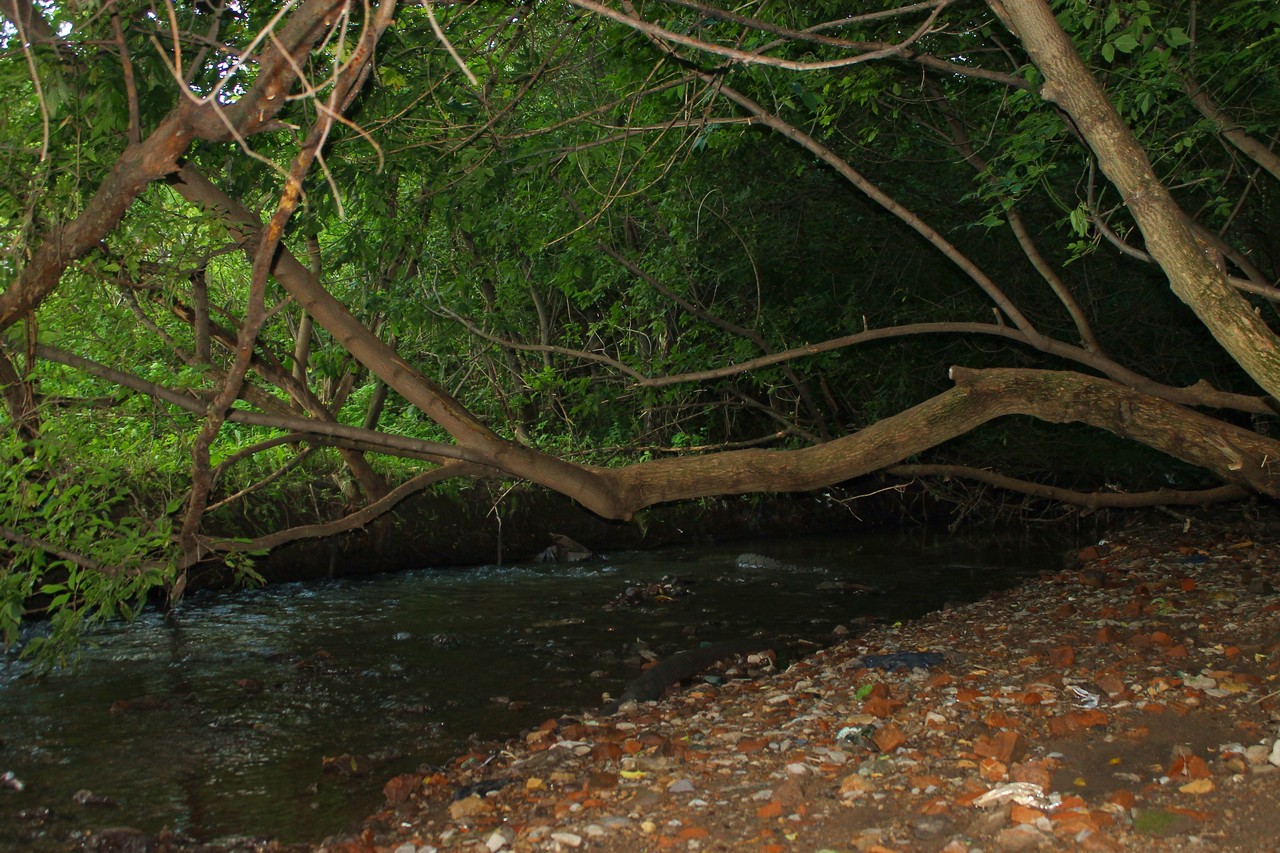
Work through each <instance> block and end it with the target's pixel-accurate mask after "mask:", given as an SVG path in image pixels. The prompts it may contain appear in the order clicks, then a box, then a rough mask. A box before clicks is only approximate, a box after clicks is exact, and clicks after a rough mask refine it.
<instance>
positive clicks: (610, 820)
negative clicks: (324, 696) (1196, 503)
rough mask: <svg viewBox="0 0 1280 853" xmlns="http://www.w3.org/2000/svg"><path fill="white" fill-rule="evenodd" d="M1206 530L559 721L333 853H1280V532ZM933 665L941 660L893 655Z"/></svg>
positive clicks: (1119, 547) (1093, 551) (439, 785)
mask: <svg viewBox="0 0 1280 853" xmlns="http://www.w3.org/2000/svg"><path fill="white" fill-rule="evenodd" d="M1267 512H1268V513H1269V512H1270V510H1269V509H1268V510H1267ZM1186 527H1187V525H1186V523H1185V522H1179V521H1174V520H1170V521H1169V522H1168V523H1163V524H1161V523H1154V524H1152V523H1147V524H1145V525H1144V526H1142V527H1138V528H1135V529H1132V530H1130V531H1127V532H1123V533H1120V534H1117V535H1115V536H1114V537H1113V538H1111V539H1109V540H1108V541H1105V542H1101V543H1099V544H1097V545H1096V546H1092V547H1089V548H1086V549H1084V551H1082V552H1081V553H1080V554H1079V564H1080V565H1079V567H1078V568H1074V569H1071V570H1068V571H1062V572H1059V573H1057V574H1053V575H1048V576H1045V577H1043V578H1041V579H1039V580H1037V581H1033V582H1030V583H1027V584H1026V585H1024V586H1022V587H1020V588H1018V589H1015V590H1012V591H1009V592H1005V593H1000V594H997V595H993V596H991V597H989V598H987V599H985V600H983V601H980V602H977V603H974V604H969V605H965V606H961V607H958V608H956V609H951V610H946V611H941V612H938V613H934V614H931V615H929V616H927V617H925V618H923V619H920V620H918V621H916V622H911V623H908V624H903V625H896V626H892V627H880V628H876V629H873V630H871V631H870V632H868V633H866V634H863V635H861V636H858V637H857V638H855V639H851V640H848V641H847V642H844V643H841V644H839V645H836V646H833V647H831V648H828V649H825V650H823V651H821V652H818V653H816V654H814V655H812V656H811V657H809V658H806V659H804V660H802V661H800V662H798V663H796V664H794V665H792V666H790V667H788V668H787V669H786V670H785V671H782V672H777V673H773V674H767V675H765V676H763V677H761V678H758V679H755V680H749V681H747V680H744V681H730V682H728V683H726V684H724V685H722V686H719V687H713V686H711V685H709V684H698V685H696V686H694V687H690V688H687V689H685V690H684V691H683V692H680V693H678V694H677V695H674V696H671V697H669V698H667V699H666V700H664V701H663V702H661V703H644V704H641V705H639V706H636V705H634V703H632V705H630V706H624V707H623V709H622V710H621V712H620V713H618V714H616V715H614V716H596V717H593V716H591V715H583V716H581V717H580V718H578V719H576V720H550V721H548V722H547V723H545V724H544V725H543V726H542V727H541V728H539V729H537V730H535V731H531V732H528V733H526V734H525V735H524V736H522V737H520V738H518V739H515V740H513V741H511V742H509V743H507V744H504V745H501V746H500V747H496V748H495V749H494V750H492V751H484V752H477V753H475V754H471V755H466V756H461V757H459V758H458V759H457V760H456V761H455V762H453V763H452V764H451V765H450V767H449V768H447V769H446V770H445V771H443V772H430V773H425V772H424V773H422V774H410V775H407V776H401V777H397V778H396V779H393V780H391V781H390V782H388V784H387V786H386V794H387V805H386V807H385V809H384V810H383V811H381V812H379V813H378V814H377V815H374V816H373V817H371V818H370V819H369V820H368V821H367V822H366V824H365V825H364V827H363V830H362V831H361V832H360V833H359V834H356V835H351V836H344V837H341V838H333V839H329V840H327V841H326V842H325V843H324V844H323V845H321V846H320V847H319V848H317V849H319V850H326V851H332V852H333V853H337V851H344V853H357V852H358V853H368V851H379V853H382V852H383V851H386V852H387V853H391V852H392V851H394V853H431V851H446V850H448V851H454V850H456V851H464V850H465V851H486V850H488V851H494V853H497V851H506V850H509V851H554V850H593V851H627V853H630V852H631V851H672V850H679V851H694V850H733V851H739V850H742V851H760V853H783V851H792V850H795V851H806V853H813V851H854V850H859V851H908V850H911V851H915V850H921V851H939V850H941V851H947V853H961V851H976V850H979V849H981V850H986V851H991V850H1002V851H1015V850H1076V849H1079V850H1188V849H1203V850H1214V851H1220V850H1221V851H1228V850H1240V851H1257V850H1276V849H1280V744H1278V743H1277V736H1278V735H1280V728H1278V727H1280V594H1277V589H1278V588H1280V576H1278V575H1280V572H1278V571H1277V565H1278V564H1280V519H1277V520H1276V521H1271V520H1268V521H1266V522H1262V521H1258V520H1257V519H1249V518H1246V517H1244V516H1241V515H1238V514H1237V515H1235V516H1234V517H1233V518H1232V519H1230V520H1226V521H1222V520H1220V521H1217V522H1214V523H1212V524H1210V523H1209V522H1201V521H1197V522H1194V523H1192V524H1191V525H1190V527H1189V529H1185V528H1186ZM919 652H925V653H940V654H941V656H942V658H941V660H938V658H937V656H935V655H924V656H919V655H917V656H915V657H906V658H902V657H898V658H893V657H889V658H883V657H882V658H876V657H874V656H876V655H901V654H903V653H919ZM869 656H871V657H869ZM895 662H897V663H907V664H911V663H915V664H922V666H917V667H916V668H914V669H907V668H897V669H894V668H891V666H889V665H891V664H893V663H895Z"/></svg>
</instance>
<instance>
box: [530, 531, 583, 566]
mask: <svg viewBox="0 0 1280 853" xmlns="http://www.w3.org/2000/svg"><path fill="white" fill-rule="evenodd" d="M551 541H552V542H554V543H555V544H553V545H551V546H549V547H548V548H547V549H546V550H544V551H543V552H542V553H540V554H539V555H538V556H537V557H536V558H535V559H536V560H537V561H538V562H539V563H577V562H579V561H581V560H590V559H591V558H592V557H594V556H595V552H594V551H592V550H591V549H590V548H588V547H587V546H586V545H583V544H582V543H580V542H575V541H573V540H572V539H570V538H569V537H568V536H565V535H564V534H563V533H552V534H551Z"/></svg>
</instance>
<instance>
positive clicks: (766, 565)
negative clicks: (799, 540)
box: [736, 554, 792, 570]
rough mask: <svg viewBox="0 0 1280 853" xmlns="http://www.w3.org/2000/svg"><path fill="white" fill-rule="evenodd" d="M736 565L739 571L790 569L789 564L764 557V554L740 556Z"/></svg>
mask: <svg viewBox="0 0 1280 853" xmlns="http://www.w3.org/2000/svg"><path fill="white" fill-rule="evenodd" d="M736 564H737V566H738V568H740V569H768V570H781V569H790V568H792V566H791V564H790V563H784V562H782V561H781V560H775V559H774V558H773V557H766V556H765V555H764V554H740V555H738V559H737V561H736Z"/></svg>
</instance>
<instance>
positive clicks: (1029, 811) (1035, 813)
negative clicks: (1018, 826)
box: [1009, 803, 1044, 823]
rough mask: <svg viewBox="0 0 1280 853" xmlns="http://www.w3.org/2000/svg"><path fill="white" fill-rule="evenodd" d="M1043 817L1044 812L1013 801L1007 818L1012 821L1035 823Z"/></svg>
mask: <svg viewBox="0 0 1280 853" xmlns="http://www.w3.org/2000/svg"><path fill="white" fill-rule="evenodd" d="M1042 817H1044V812H1042V811H1040V810H1039V809H1034V808H1032V807H1031V806H1024V805H1022V804H1021V803H1014V804H1013V806H1012V808H1011V809H1010V810H1009V820H1011V821H1013V822H1014V823H1035V822H1036V821H1038V820H1039V819H1040V818H1042Z"/></svg>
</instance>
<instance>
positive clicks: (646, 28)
mask: <svg viewBox="0 0 1280 853" xmlns="http://www.w3.org/2000/svg"><path fill="white" fill-rule="evenodd" d="M569 2H570V3H572V4H573V5H574V6H577V7H578V8H580V9H585V10H586V11H588V12H594V13H596V14H597V15H600V16H602V17H605V18H609V19H610V20H613V21H617V22H618V23H620V24H625V25H627V26H628V27H631V28H632V29H634V30H637V31H639V32H642V33H644V34H645V35H647V36H650V37H651V38H656V39H661V40H662V41H665V42H670V43H673V44H679V45H683V46H685V47H691V48H694V49H696V50H700V51H703V52H704V53H710V54H714V55H716V56H723V57H725V58H726V59H731V60H733V61H735V62H741V63H744V64H748V65H768V66H772V67H775V68H785V69H787V70H790V71H820V70H823V69H829V68H844V67H847V66H850V65H857V64H859V63H862V62H871V61H873V60H876V59H884V58H886V57H890V56H898V55H901V54H903V53H905V52H906V51H907V49H908V48H909V47H910V46H911V45H912V44H913V43H915V42H916V41H919V40H920V39H921V38H922V37H924V36H925V35H928V33H929V32H930V30H931V29H932V28H933V23H934V21H936V20H937V18H938V15H940V14H941V13H942V10H943V9H945V8H946V7H947V6H949V5H950V0H939V2H938V3H937V5H936V6H934V8H933V9H932V10H931V11H930V14H929V17H928V19H927V20H926V21H925V22H924V23H923V24H921V25H920V26H919V27H917V28H916V30H915V32H913V33H912V34H911V35H909V36H907V37H906V38H905V39H903V41H901V42H900V43H898V44H889V45H884V46H883V47H879V48H876V49H872V50H867V51H865V52H863V53H860V54H858V55H857V56H846V57H842V58H840V59H827V60H818V61H813V62H802V61H799V60H792V59H783V58H781V57H776V56H769V55H768V54H765V53H759V52H756V51H749V50H739V49H738V48H736V47H726V46H724V45H720V44H716V43H714V42H709V41H703V40H702V39H697V38H693V37H692V36H687V35H684V34H683V33H677V32H675V31H674V30H669V29H666V28H665V27H662V26H659V25H658V24H654V23H652V22H650V21H646V20H644V19H643V18H640V17H639V16H637V15H633V14H627V13H626V12H619V11H618V10H617V9H614V8H613V7H611V6H607V5H605V4H604V3H599V2H596V0H569Z"/></svg>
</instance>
